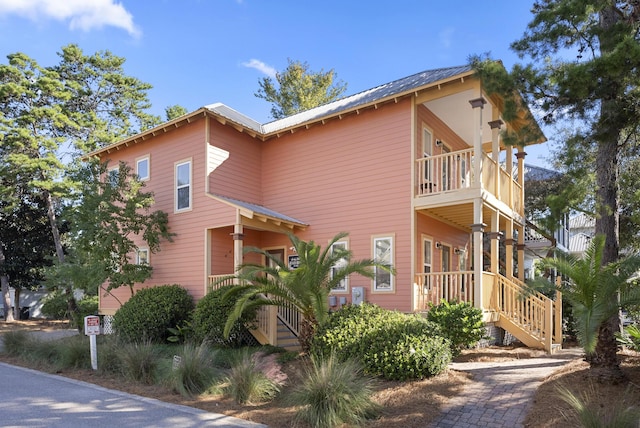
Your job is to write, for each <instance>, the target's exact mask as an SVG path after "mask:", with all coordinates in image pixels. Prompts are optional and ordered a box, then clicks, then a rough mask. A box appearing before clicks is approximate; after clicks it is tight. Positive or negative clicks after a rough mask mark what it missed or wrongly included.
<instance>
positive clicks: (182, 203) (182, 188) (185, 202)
mask: <svg viewBox="0 0 640 428" xmlns="http://www.w3.org/2000/svg"><path fill="white" fill-rule="evenodd" d="M175 177H176V200H175V204H176V205H175V206H176V211H184V210H188V209H191V161H190V160H189V161H185V162H179V163H176V171H175Z"/></svg>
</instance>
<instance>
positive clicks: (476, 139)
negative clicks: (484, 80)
mask: <svg viewBox="0 0 640 428" xmlns="http://www.w3.org/2000/svg"><path fill="white" fill-rule="evenodd" d="M486 103H487V101H486V100H485V99H484V98H482V97H480V98H475V99H473V100H469V104H471V107H472V108H473V122H474V124H473V127H474V132H473V153H474V156H473V172H474V174H473V177H474V179H473V184H474V186H475V187H480V186H481V185H482V109H483V108H484V105H485V104H486Z"/></svg>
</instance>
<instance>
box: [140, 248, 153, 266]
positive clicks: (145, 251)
mask: <svg viewBox="0 0 640 428" xmlns="http://www.w3.org/2000/svg"><path fill="white" fill-rule="evenodd" d="M140 253H145V254H146V255H145V257H142V258H141V257H140ZM150 256H151V251H149V249H148V248H146V247H141V248H138V249H137V251H136V264H138V265H142V264H146V265H150V264H151V260H150ZM142 259H145V260H144V261H142Z"/></svg>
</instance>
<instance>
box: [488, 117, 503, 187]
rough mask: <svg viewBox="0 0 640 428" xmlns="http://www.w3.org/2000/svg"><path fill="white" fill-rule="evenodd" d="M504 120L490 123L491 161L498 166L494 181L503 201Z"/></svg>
mask: <svg viewBox="0 0 640 428" xmlns="http://www.w3.org/2000/svg"><path fill="white" fill-rule="evenodd" d="M502 124H503V122H502V120H500V119H497V120H492V121H491V122H489V126H490V127H491V159H493V161H494V162H495V164H496V168H495V171H494V177H493V180H494V182H495V183H496V192H495V194H496V196H497V197H498V199H502V197H501V195H502V193H501V192H500V128H501V127H502Z"/></svg>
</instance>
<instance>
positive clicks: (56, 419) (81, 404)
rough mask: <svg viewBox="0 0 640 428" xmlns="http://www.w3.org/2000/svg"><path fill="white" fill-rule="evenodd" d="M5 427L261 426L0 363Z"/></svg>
mask: <svg viewBox="0 0 640 428" xmlns="http://www.w3.org/2000/svg"><path fill="white" fill-rule="evenodd" d="M0 379H2V386H1V387H0V426H3V427H47V428H48V427H61V428H62V427H64V428H75V427H91V428H98V427H185V428H187V427H229V428H231V427H247V428H249V427H251V428H256V427H264V426H265V425H260V424H255V423H253V422H248V421H244V420H242V419H237V418H233V417H229V416H225V415H220V414H216V413H208V412H205V411H202V410H198V409H194V408H191V407H186V406H179V405H175V404H168V403H164V402H161V401H158V400H154V399H150V398H144V397H140V396H136V395H131V394H127V393H124V392H120V391H114V390H110V389H106V388H102V387H100V386H96V385H92V384H89V383H85V382H80V381H76V380H73V379H68V378H65V377H62V376H55V375H50V374H46V373H42V372H38V371H35V370H30V369H25V368H22V367H16V366H11V365H9V364H4V363H0Z"/></svg>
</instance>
